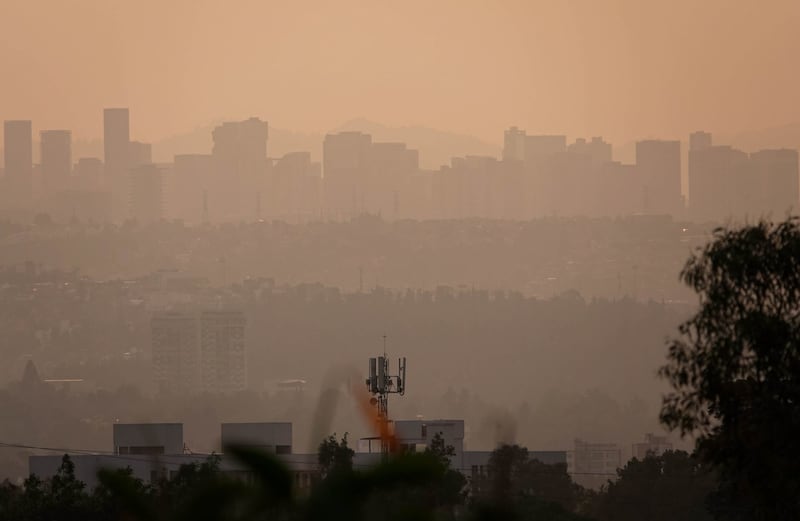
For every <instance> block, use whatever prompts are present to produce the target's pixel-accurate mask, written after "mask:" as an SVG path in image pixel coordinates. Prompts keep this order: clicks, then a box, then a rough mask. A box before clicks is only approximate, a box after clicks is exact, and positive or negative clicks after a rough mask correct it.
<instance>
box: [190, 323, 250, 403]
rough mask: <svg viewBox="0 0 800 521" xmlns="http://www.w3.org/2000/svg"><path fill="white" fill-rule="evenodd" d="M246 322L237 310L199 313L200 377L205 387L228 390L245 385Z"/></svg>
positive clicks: (215, 391) (241, 388)
mask: <svg viewBox="0 0 800 521" xmlns="http://www.w3.org/2000/svg"><path fill="white" fill-rule="evenodd" d="M245 324H246V320H245V317H244V313H242V312H240V311H204V312H203V313H201V314H200V357H201V367H200V381H201V386H202V388H203V390H204V391H206V392H211V393H230V392H237V391H243V390H244V389H245V387H246V386H247V359H246V352H245V334H244V329H245Z"/></svg>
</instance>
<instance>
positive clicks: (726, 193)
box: [689, 136, 757, 220]
mask: <svg viewBox="0 0 800 521" xmlns="http://www.w3.org/2000/svg"><path fill="white" fill-rule="evenodd" d="M692 144H693V145H694V148H691V147H690V149H689V209H690V211H691V215H692V218H694V219H698V220H720V219H726V218H729V217H741V216H743V215H745V214H746V213H748V212H750V211H751V210H752V209H754V208H755V206H754V204H755V201H756V200H757V198H756V197H755V196H756V191H757V190H756V188H757V186H756V182H755V178H754V176H753V175H752V168H751V165H750V161H749V158H748V156H747V153H745V152H743V151H741V150H737V149H735V148H732V147H730V146H720V145H714V146H711V145H710V136H709V138H708V139H707V140H704V141H702V142H700V143H698V142H697V141H696V140H695V142H694V143H692Z"/></svg>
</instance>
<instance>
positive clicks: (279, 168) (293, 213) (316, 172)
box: [268, 152, 322, 221]
mask: <svg viewBox="0 0 800 521" xmlns="http://www.w3.org/2000/svg"><path fill="white" fill-rule="evenodd" d="M321 190H322V168H321V165H320V164H319V163H317V162H314V161H311V154H310V153H309V152H292V153H289V154H286V155H284V156H283V157H281V158H280V159H278V160H277V161H275V165H274V167H273V168H272V173H271V183H270V186H269V194H268V195H269V198H268V201H269V203H268V204H269V207H270V210H271V215H273V216H275V217H278V218H281V219H284V220H289V221H291V220H294V219H298V220H308V219H313V218H317V217H319V212H320V210H321V208H322V201H321V197H322V194H321Z"/></svg>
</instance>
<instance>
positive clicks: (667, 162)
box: [636, 140, 683, 216]
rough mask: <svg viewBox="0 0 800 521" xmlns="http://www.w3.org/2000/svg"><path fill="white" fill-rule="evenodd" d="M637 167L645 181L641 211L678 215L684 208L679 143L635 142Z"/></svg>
mask: <svg viewBox="0 0 800 521" xmlns="http://www.w3.org/2000/svg"><path fill="white" fill-rule="evenodd" d="M636 166H637V168H638V170H639V174H640V175H641V176H642V177H643V180H644V186H645V208H644V211H645V212H646V213H649V214H670V215H673V216H675V215H680V214H681V213H682V211H683V197H682V196H681V142H680V141H661V140H647V141H639V142H637V143H636Z"/></svg>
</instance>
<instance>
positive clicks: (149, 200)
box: [129, 164, 164, 223]
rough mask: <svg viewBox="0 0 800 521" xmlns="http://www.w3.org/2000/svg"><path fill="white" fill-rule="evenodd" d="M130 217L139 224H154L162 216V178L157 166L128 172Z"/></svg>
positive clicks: (137, 168) (147, 166) (141, 167)
mask: <svg viewBox="0 0 800 521" xmlns="http://www.w3.org/2000/svg"><path fill="white" fill-rule="evenodd" d="M129 177H130V216H131V218H133V219H136V220H137V221H139V222H145V223H149V222H155V221H158V220H159V219H161V218H162V217H163V214H164V176H163V173H162V172H161V168H160V167H159V166H158V165H153V164H149V165H142V166H138V167H136V168H132V169H131V170H130V176H129Z"/></svg>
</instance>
